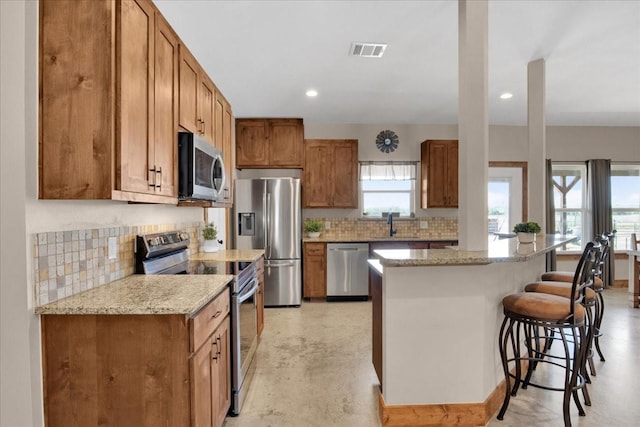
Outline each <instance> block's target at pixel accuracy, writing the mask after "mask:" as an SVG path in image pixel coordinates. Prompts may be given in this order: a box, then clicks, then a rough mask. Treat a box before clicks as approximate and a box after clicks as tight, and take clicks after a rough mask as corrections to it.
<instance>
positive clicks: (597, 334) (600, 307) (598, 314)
mask: <svg viewBox="0 0 640 427" xmlns="http://www.w3.org/2000/svg"><path fill="white" fill-rule="evenodd" d="M603 292H604V290H600V291H598V292H597V293H596V301H597V308H596V319H595V329H594V342H595V344H596V351H597V352H598V356H600V361H602V362H604V361H605V360H604V355H603V354H602V350H600V336H601V335H602V332H600V325H602V316H603V315H604V297H603V296H602V293H603Z"/></svg>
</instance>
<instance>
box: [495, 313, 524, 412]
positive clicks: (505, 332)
mask: <svg viewBox="0 0 640 427" xmlns="http://www.w3.org/2000/svg"><path fill="white" fill-rule="evenodd" d="M507 322H509V326H508V327H507ZM514 323H515V320H514V319H510V318H509V317H507V316H505V318H504V320H503V322H502V326H501V327H500V334H499V338H498V346H499V348H500V359H502V369H503V370H504V382H505V387H504V401H503V402H502V407H501V408H500V412H499V413H498V419H499V420H502V419H504V414H505V412H507V407H508V406H509V400H510V398H511V374H509V361H508V358H507V346H508V345H509V338H511V341H513V325H514ZM512 346H513V342H512ZM514 360H515V361H516V365H517V364H519V363H520V360H519V359H518V357H517V355H516V354H514Z"/></svg>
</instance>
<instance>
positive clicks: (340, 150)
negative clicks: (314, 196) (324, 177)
mask: <svg viewBox="0 0 640 427" xmlns="http://www.w3.org/2000/svg"><path fill="white" fill-rule="evenodd" d="M333 151H334V153H333V165H331V166H332V168H333V173H332V174H331V175H330V176H331V178H332V179H331V181H333V182H331V183H330V185H329V188H332V189H333V203H332V206H333V207H336V208H357V207H358V141H357V140H345V141H341V142H336V143H334V144H333Z"/></svg>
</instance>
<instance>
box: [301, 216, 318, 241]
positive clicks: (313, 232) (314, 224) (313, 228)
mask: <svg viewBox="0 0 640 427" xmlns="http://www.w3.org/2000/svg"><path fill="white" fill-rule="evenodd" d="M320 230H322V223H321V222H320V221H319V220H317V219H309V220H307V221H305V223H304V232H305V233H307V235H308V236H309V237H313V238H316V237H320Z"/></svg>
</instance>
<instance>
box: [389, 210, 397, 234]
mask: <svg viewBox="0 0 640 427" xmlns="http://www.w3.org/2000/svg"><path fill="white" fill-rule="evenodd" d="M387 224H389V237H393V235H394V234H396V233H397V232H398V230H394V229H393V213H391V212H389V215H387Z"/></svg>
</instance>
